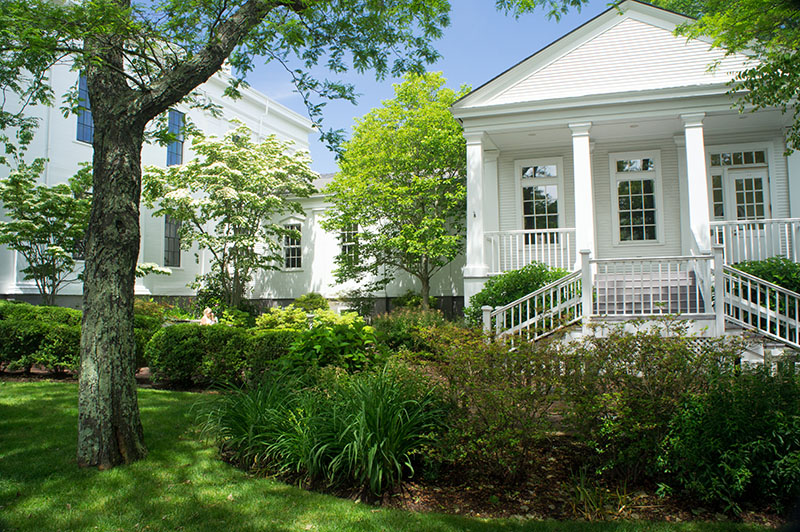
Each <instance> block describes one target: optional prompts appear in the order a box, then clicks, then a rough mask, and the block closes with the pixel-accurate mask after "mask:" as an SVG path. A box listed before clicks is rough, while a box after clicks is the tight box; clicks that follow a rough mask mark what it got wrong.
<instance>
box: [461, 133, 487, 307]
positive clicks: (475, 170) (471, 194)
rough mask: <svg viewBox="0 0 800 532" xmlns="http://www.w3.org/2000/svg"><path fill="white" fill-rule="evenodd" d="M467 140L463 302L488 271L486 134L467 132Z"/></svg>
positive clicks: (479, 287) (465, 301)
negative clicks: (484, 152)
mask: <svg viewBox="0 0 800 532" xmlns="http://www.w3.org/2000/svg"><path fill="white" fill-rule="evenodd" d="M464 138H465V139H466V141H467V257H466V265H465V266H464V304H465V305H468V304H469V299H470V298H471V297H472V296H473V295H475V294H476V293H478V292H479V291H480V290H481V288H482V287H483V283H484V282H485V281H486V279H487V277H488V274H489V266H488V265H487V264H486V257H485V253H484V240H485V238H484V231H485V228H484V215H485V213H484V206H485V201H484V200H485V194H484V183H483V180H484V154H483V147H484V134H483V132H478V133H465V134H464Z"/></svg>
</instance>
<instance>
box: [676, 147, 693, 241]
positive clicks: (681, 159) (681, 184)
mask: <svg viewBox="0 0 800 532" xmlns="http://www.w3.org/2000/svg"><path fill="white" fill-rule="evenodd" d="M672 139H673V140H674V141H675V146H677V148H678V193H679V198H680V206H681V207H680V208H681V211H680V212H681V214H680V216H681V218H680V219H681V255H691V254H692V247H693V246H692V244H693V243H694V237H693V236H692V230H691V228H690V227H689V223H688V220H689V181H688V179H687V177H686V137H684V136H683V135H675V136H674V137H672Z"/></svg>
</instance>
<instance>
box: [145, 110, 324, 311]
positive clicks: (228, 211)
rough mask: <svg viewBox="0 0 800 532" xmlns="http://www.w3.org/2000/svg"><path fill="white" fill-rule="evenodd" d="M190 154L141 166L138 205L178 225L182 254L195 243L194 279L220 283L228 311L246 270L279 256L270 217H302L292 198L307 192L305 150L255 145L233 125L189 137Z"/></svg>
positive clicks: (278, 233)
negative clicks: (207, 257) (202, 264)
mask: <svg viewBox="0 0 800 532" xmlns="http://www.w3.org/2000/svg"><path fill="white" fill-rule="evenodd" d="M192 150H193V151H194V153H195V154H196V155H197V157H196V158H195V159H193V160H191V161H189V162H187V163H186V164H183V165H181V166H172V167H169V168H158V167H149V168H147V169H146V171H145V174H144V177H143V182H144V188H143V194H144V198H145V202H146V203H147V204H148V206H150V207H152V206H153V205H155V204H158V208H157V210H156V212H155V215H164V214H168V215H170V216H171V217H172V218H174V219H176V220H178V221H180V222H181V225H180V229H179V235H180V237H181V245H182V246H183V247H184V248H185V249H186V248H187V247H188V246H189V245H190V244H191V243H192V242H196V243H197V245H198V247H199V248H200V249H207V250H208V251H209V252H210V254H211V257H212V264H211V272H210V273H209V274H207V275H206V276H205V277H201V278H199V279H198V281H200V282H201V284H214V285H218V286H220V287H221V289H222V291H223V294H222V295H223V296H224V300H225V303H227V304H228V305H231V306H234V307H235V306H238V304H239V303H240V302H241V300H242V297H243V295H244V291H245V287H246V285H247V283H248V282H249V281H250V280H251V279H252V276H253V273H254V272H255V271H257V270H261V269H271V268H274V267H275V266H276V263H279V262H280V260H281V259H282V255H281V250H282V248H281V246H280V239H281V238H282V237H283V236H284V235H286V234H288V233H287V230H286V229H285V228H284V227H283V226H281V225H279V224H276V223H273V222H272V221H270V218H271V217H274V216H275V215H279V214H283V213H287V212H295V213H302V208H301V206H300V204H299V203H297V202H296V201H294V198H299V197H306V196H308V195H309V194H310V193H311V192H312V191H313V187H312V185H311V182H312V180H313V179H314V177H315V174H314V173H313V172H312V171H311V169H310V168H309V159H308V154H307V153H306V152H293V151H292V146H291V145H290V144H287V143H284V142H281V141H279V140H278V139H277V138H275V136H274V135H270V136H267V137H266V138H265V139H264V140H263V141H261V142H255V141H254V140H253V139H252V132H251V131H250V130H249V129H248V128H247V127H245V126H241V125H240V126H239V127H237V128H236V129H233V130H231V131H229V132H228V133H227V134H226V135H225V136H224V137H223V138H221V139H220V138H217V137H205V136H203V135H202V134H199V133H198V134H196V135H195V136H194V137H193V139H192ZM212 280H213V281H214V282H212V283H210V281H212Z"/></svg>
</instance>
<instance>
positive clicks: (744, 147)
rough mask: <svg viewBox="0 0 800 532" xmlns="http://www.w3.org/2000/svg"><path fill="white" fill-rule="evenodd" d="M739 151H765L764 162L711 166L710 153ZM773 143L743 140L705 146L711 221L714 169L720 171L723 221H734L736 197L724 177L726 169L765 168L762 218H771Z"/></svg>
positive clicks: (735, 218) (773, 200)
mask: <svg viewBox="0 0 800 532" xmlns="http://www.w3.org/2000/svg"><path fill="white" fill-rule="evenodd" d="M740 151H763V152H765V156H764V160H765V161H766V162H764V163H753V164H737V165H736V166H711V155H712V154H714V153H725V152H731V153H732V152H740ZM774 151H775V150H774V149H773V145H772V144H770V143H765V142H755V143H753V142H749V143H747V142H745V143H738V144H717V145H714V146H706V181H707V185H708V209H709V210H708V213H709V218H710V219H711V221H716V220H715V219H714V200H713V192H712V186H711V173H712V172H713V171H714V169H716V170H717V171H718V172H721V173H722V202H723V205H724V210H725V216H724V217H723V218H722V220H723V221H736V220H738V218H737V217H736V215H735V212H736V197H735V196H734V195H733V193H732V192H731V187H730V186H728V185H727V183H726V182H725V179H726V177H727V173H728V170H747V169H748V168H766V169H767V182H766V183H765V184H764V187H765V190H764V198H765V199H766V200H767V201H766V205H764V218H765V219H771V218H772V208H773V205H774V204H775V197H774V196H773V195H772V194H773V187H772V176H773V175H774V172H773V171H772V169H773V160H772V157H773V153H774Z"/></svg>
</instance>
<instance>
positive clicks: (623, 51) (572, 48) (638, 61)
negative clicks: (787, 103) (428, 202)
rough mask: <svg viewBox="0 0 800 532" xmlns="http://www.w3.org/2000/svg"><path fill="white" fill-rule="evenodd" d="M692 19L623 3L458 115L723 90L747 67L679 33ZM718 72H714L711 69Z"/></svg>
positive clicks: (490, 86)
mask: <svg viewBox="0 0 800 532" xmlns="http://www.w3.org/2000/svg"><path fill="white" fill-rule="evenodd" d="M691 20H692V19H691V18H689V17H686V16H684V15H680V14H678V13H674V12H672V11H668V10H665V9H662V8H659V7H656V6H653V5H650V4H646V3H644V2H640V1H638V0H624V1H622V2H620V3H619V4H618V5H617V6H614V7H611V8H609V9H607V10H606V11H604V12H603V13H601V14H600V15H598V16H596V17H595V18H593V19H592V20H590V21H588V22H586V23H585V24H583V25H582V26H580V27H579V28H577V29H575V30H573V31H572V32H570V33H568V34H567V35H565V36H563V37H561V38H560V39H558V40H557V41H555V42H553V43H551V44H550V45H548V46H546V47H545V48H542V49H541V50H539V51H538V52H536V53H534V54H533V55H531V56H530V57H528V58H526V59H524V60H522V61H521V62H519V63H518V64H517V65H515V66H513V67H511V68H510V69H508V70H506V71H505V72H503V73H502V74H500V75H499V76H497V77H495V78H494V79H492V80H490V81H488V82H487V83H485V84H483V85H481V86H480V87H478V88H477V89H475V90H473V91H472V92H470V93H469V94H467V95H466V96H464V97H462V98H461V99H460V100H458V101H457V102H455V104H453V110H454V111H457V110H458V109H462V108H475V107H485V106H494V105H503V104H513V103H520V102H537V101H544V100H552V99H555V98H558V99H563V98H571V97H576V98H577V97H583V96H592V95H599V94H614V93H622V92H631V91H646V90H653V89H665V88H675V87H693V86H702V85H720V86H724V84H725V83H727V82H728V81H730V80H731V79H732V77H733V75H734V74H735V73H736V72H739V71H741V70H743V69H744V68H747V66H746V65H747V63H748V61H750V59H749V58H748V57H747V56H746V55H743V54H733V55H730V56H726V55H725V51H724V50H721V49H713V48H711V45H710V43H709V42H708V41H707V40H704V39H689V40H687V39H686V38H684V37H679V36H676V35H674V33H673V32H674V30H675V28H676V27H677V26H679V25H680V24H683V23H685V22H689V21H691ZM714 63H717V67H716V68H715V69H713V70H709V65H712V64H714Z"/></svg>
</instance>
